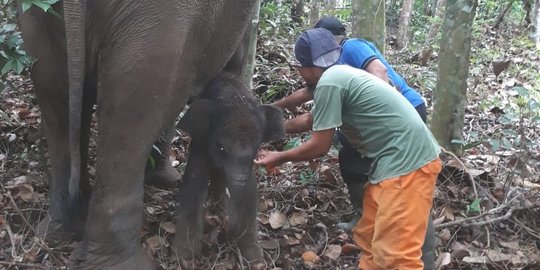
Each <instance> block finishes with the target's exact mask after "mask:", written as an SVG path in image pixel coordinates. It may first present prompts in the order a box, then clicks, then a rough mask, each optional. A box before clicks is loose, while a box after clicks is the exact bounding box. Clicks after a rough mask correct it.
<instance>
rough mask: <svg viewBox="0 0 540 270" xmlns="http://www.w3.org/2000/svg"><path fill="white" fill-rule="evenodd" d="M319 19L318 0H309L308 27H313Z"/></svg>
mask: <svg viewBox="0 0 540 270" xmlns="http://www.w3.org/2000/svg"><path fill="white" fill-rule="evenodd" d="M318 20H319V1H318V0H311V2H310V7H309V27H310V28H311V27H313V26H314V25H315V23H316V22H317V21H318Z"/></svg>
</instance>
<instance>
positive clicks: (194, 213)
mask: <svg viewBox="0 0 540 270" xmlns="http://www.w3.org/2000/svg"><path fill="white" fill-rule="evenodd" d="M194 143H195V144H196V142H194V141H192V146H191V148H190V153H189V159H188V163H187V165H186V171H185V173H184V176H183V178H182V183H181V185H180V188H179V190H178V194H177V201H178V206H177V210H176V224H177V225H176V226H177V228H176V236H175V239H174V245H175V247H176V249H177V252H178V254H179V255H180V257H182V258H184V259H191V258H193V257H194V256H195V255H197V254H198V253H199V252H200V249H201V238H202V234H203V204H204V201H205V198H206V192H207V190H208V177H209V170H208V167H207V160H206V157H205V155H204V153H205V152H203V151H201V150H200V149H201V148H204V147H197V145H194Z"/></svg>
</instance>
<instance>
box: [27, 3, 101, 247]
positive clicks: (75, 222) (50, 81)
mask: <svg viewBox="0 0 540 270" xmlns="http://www.w3.org/2000/svg"><path fill="white" fill-rule="evenodd" d="M60 6H61V5H55V6H54V7H55V10H56V11H57V12H59V13H61V11H60V10H59V9H58V8H59V7H60ZM20 14H21V18H20V22H21V29H22V32H23V38H24V41H25V49H26V50H27V52H28V54H29V55H31V56H32V57H35V58H37V59H38V61H36V62H35V63H34V65H33V66H32V68H31V74H32V80H33V82H34V91H35V93H36V96H37V98H38V103H39V106H40V109H41V117H42V124H43V132H44V135H45V138H46V140H47V149H48V155H49V158H50V162H51V179H49V180H50V181H49V184H50V188H49V208H48V212H47V215H46V216H45V218H43V219H42V220H41V221H40V223H39V224H38V226H37V229H36V233H37V235H38V236H40V237H44V238H45V239H47V240H72V239H73V237H81V236H82V232H83V230H84V219H85V216H86V212H85V211H84V209H83V208H84V205H85V203H84V202H75V204H74V205H70V204H68V181H69V175H70V168H69V163H70V155H69V148H68V145H67V144H66V142H68V141H69V126H68V116H69V110H68V86H67V85H68V83H67V68H66V61H67V60H66V51H65V35H64V26H63V22H62V21H61V20H59V19H58V18H57V17H55V16H54V15H52V14H51V13H45V12H43V11H42V10H41V9H39V8H35V7H33V8H31V9H29V10H28V11H26V12H24V13H23V12H20ZM88 102H91V101H88ZM90 109H91V105H88V106H86V107H85V110H83V113H84V114H85V115H86V116H88V115H89V114H90V112H89V111H90ZM88 123H89V118H88V117H86V118H85V119H83V126H82V127H81V133H82V134H81V135H82V136H83V137H85V136H86V138H87V137H88V136H87V134H88ZM87 147H88V144H87V140H82V143H81V149H82V151H81V155H82V156H81V162H82V164H86V160H87V155H86V154H87V151H86V150H85V149H86V148H87ZM82 175H83V176H86V178H83V180H82V181H83V183H81V188H87V189H88V187H89V186H88V184H87V183H88V181H87V180H88V177H87V176H88V174H87V172H86V166H84V169H83V174H82Z"/></svg>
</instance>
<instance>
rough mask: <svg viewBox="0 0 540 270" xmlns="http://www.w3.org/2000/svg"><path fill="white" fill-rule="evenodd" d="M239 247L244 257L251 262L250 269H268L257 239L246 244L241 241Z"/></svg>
mask: <svg viewBox="0 0 540 270" xmlns="http://www.w3.org/2000/svg"><path fill="white" fill-rule="evenodd" d="M246 242H247V241H246ZM239 248H240V251H241V252H242V256H243V257H244V259H245V260H246V261H247V262H248V263H249V266H250V269H254V270H262V269H266V262H265V260H264V257H263V252H262V249H261V247H260V246H259V245H257V241H256V240H253V241H251V242H249V243H245V244H242V243H240V244H239Z"/></svg>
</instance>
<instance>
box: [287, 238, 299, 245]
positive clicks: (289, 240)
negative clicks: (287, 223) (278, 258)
mask: <svg viewBox="0 0 540 270" xmlns="http://www.w3.org/2000/svg"><path fill="white" fill-rule="evenodd" d="M287 244H288V245H289V246H296V245H300V240H298V239H296V238H293V237H289V238H287Z"/></svg>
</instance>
